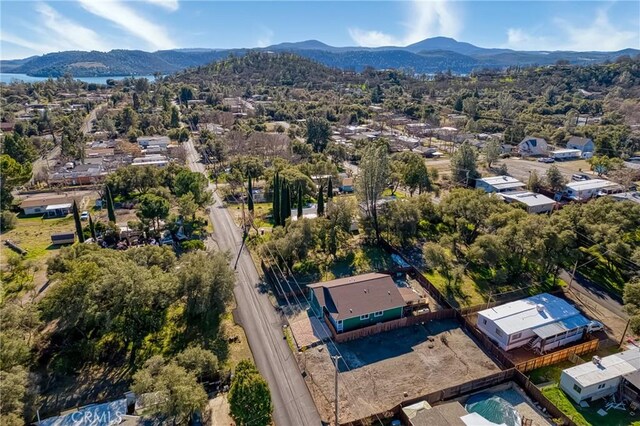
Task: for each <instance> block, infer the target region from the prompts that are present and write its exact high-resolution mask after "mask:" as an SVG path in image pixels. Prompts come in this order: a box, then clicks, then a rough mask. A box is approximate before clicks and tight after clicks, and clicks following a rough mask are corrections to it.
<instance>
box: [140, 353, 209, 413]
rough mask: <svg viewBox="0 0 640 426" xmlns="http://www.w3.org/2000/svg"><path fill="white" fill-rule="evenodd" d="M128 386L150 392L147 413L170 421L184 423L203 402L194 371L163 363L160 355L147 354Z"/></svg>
mask: <svg viewBox="0 0 640 426" xmlns="http://www.w3.org/2000/svg"><path fill="white" fill-rule="evenodd" d="M132 390H133V391H134V392H135V393H137V394H139V395H142V394H153V395H154V399H153V402H154V403H153V404H149V405H150V407H149V408H150V410H151V411H150V414H151V415H154V416H161V417H164V418H168V419H169V420H170V421H171V423H172V424H174V425H177V424H188V423H189V422H190V419H191V417H192V416H193V414H194V413H196V412H199V411H202V410H204V408H205V406H206V405H207V393H206V391H205V390H204V387H203V386H202V384H200V383H198V381H197V378H196V376H195V374H193V372H191V371H187V370H186V369H185V368H184V367H182V366H180V365H178V364H177V363H174V362H170V363H168V364H164V361H163V360H162V357H160V356H155V357H153V358H150V359H149V360H148V361H147V362H146V363H145V367H144V368H143V369H142V370H140V371H138V372H137V373H136V374H135V375H134V376H133V386H132Z"/></svg>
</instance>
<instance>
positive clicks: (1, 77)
mask: <svg viewBox="0 0 640 426" xmlns="http://www.w3.org/2000/svg"><path fill="white" fill-rule="evenodd" d="M127 77H131V76H130V75H115V76H112V77H75V79H76V80H80V81H84V82H85V83H97V84H107V80H123V79H125V78H127ZM134 77H135V78H146V79H147V80H149V81H154V80H155V77H154V76H152V75H136V76H134ZM46 80H48V77H33V76H30V75H27V74H5V73H0V83H11V82H13V81H23V82H25V83H35V82H37V81H46Z"/></svg>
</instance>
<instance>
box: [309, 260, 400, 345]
mask: <svg viewBox="0 0 640 426" xmlns="http://www.w3.org/2000/svg"><path fill="white" fill-rule="evenodd" d="M307 287H308V288H309V293H310V294H309V296H310V297H309V298H310V301H311V309H312V310H313V312H314V314H315V315H316V317H318V318H320V319H323V318H326V319H327V320H328V321H330V322H331V323H332V324H333V326H334V328H335V329H336V331H337V332H338V333H342V332H345V331H351V330H355V329H358V328H362V327H367V326H370V325H373V324H377V323H380V322H384V321H390V320H395V319H398V318H401V317H402V315H403V308H404V307H405V306H406V304H407V302H406V301H405V299H404V297H403V296H402V294H401V293H400V291H399V290H398V286H397V285H396V283H395V282H394V281H393V279H392V278H391V276H390V275H387V274H378V273H371V274H364V275H357V276H354V277H346V278H339V279H336V280H332V281H326V282H319V283H315V284H311V285H309V286H307Z"/></svg>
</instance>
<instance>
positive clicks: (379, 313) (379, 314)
mask: <svg viewBox="0 0 640 426" xmlns="http://www.w3.org/2000/svg"><path fill="white" fill-rule="evenodd" d="M382 313H383V312H382V311H378V312H376V313H375V314H373V316H374V317H381V316H382Z"/></svg>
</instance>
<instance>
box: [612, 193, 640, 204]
mask: <svg viewBox="0 0 640 426" xmlns="http://www.w3.org/2000/svg"><path fill="white" fill-rule="evenodd" d="M609 198H612V199H614V200H615V201H631V202H632V203H637V204H640V192H638V191H635V192H634V191H632V192H621V193H618V194H610V195H609Z"/></svg>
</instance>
